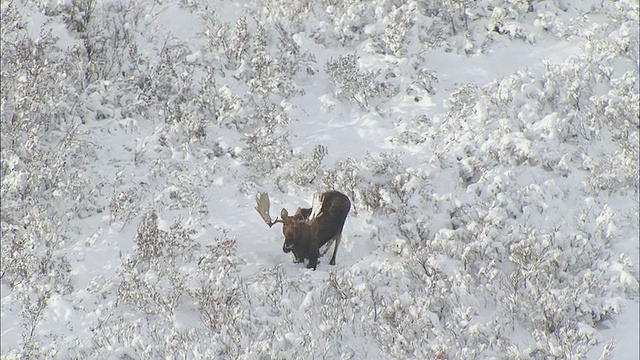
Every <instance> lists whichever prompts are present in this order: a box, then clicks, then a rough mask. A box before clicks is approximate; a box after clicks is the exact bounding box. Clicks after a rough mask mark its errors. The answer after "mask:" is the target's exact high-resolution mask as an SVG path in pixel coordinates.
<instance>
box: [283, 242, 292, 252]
mask: <svg viewBox="0 0 640 360" xmlns="http://www.w3.org/2000/svg"><path fill="white" fill-rule="evenodd" d="M291 250H293V243H289V242H285V243H284V245H282V251H284V252H285V253H288V252H291Z"/></svg>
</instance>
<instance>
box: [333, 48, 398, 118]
mask: <svg viewBox="0 0 640 360" xmlns="http://www.w3.org/2000/svg"><path fill="white" fill-rule="evenodd" d="M324 69H325V71H326V72H327V74H328V75H329V78H330V79H331V81H332V82H333V84H334V85H335V86H336V88H337V89H336V94H337V95H341V96H344V97H346V98H347V99H348V100H349V101H353V102H354V103H355V104H357V105H359V106H360V107H361V108H362V109H369V107H370V105H371V104H370V103H371V101H372V100H373V99H375V98H383V99H384V98H386V97H389V96H390V95H391V94H392V93H393V91H394V90H393V89H392V88H391V87H390V85H389V84H388V83H386V82H380V81H378V80H376V78H377V77H378V75H380V71H367V70H365V71H362V70H360V67H359V66H358V57H357V55H356V54H349V55H344V56H340V57H338V59H336V60H329V61H327V63H326V64H325V66H324Z"/></svg>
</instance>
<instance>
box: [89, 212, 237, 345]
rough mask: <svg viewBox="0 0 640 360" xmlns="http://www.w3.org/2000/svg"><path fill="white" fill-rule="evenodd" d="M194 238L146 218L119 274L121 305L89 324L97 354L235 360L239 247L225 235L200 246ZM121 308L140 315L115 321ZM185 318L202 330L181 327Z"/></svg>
mask: <svg viewBox="0 0 640 360" xmlns="http://www.w3.org/2000/svg"><path fill="white" fill-rule="evenodd" d="M193 235H194V232H193V231H192V230H189V229H187V228H185V227H184V226H183V225H181V224H180V223H179V222H175V223H174V224H173V225H171V227H170V228H168V229H167V228H165V227H164V225H163V224H162V223H161V221H160V220H159V219H158V216H157V214H156V213H155V212H150V213H148V214H146V215H145V216H144V217H143V219H142V221H141V223H140V225H139V227H138V230H137V234H136V238H135V243H136V248H135V249H134V252H133V253H132V254H130V255H126V256H125V258H124V259H123V262H122V265H121V268H120V269H119V279H118V283H117V284H115V286H114V287H115V289H116V295H117V302H116V303H115V304H113V303H112V305H110V306H105V307H104V310H103V312H104V313H106V314H109V316H107V317H104V318H101V319H98V321H96V322H95V323H94V324H93V325H92V331H93V335H94V338H93V340H94V342H95V343H94V350H95V351H96V354H98V355H100V356H107V355H109V354H113V353H114V352H115V353H123V354H129V355H128V356H131V357H136V356H150V357H176V356H187V357H194V356H199V355H203V354H204V355H206V356H211V357H218V356H233V357H237V356H238V354H239V350H240V349H239V345H240V344H241V342H240V339H241V336H242V334H243V333H242V329H243V325H244V323H242V322H241V319H242V318H243V313H244V310H243V308H242V307H241V302H240V299H241V283H240V281H239V280H238V279H237V278H235V277H234V276H233V273H234V271H235V268H236V266H237V264H238V260H237V259H236V257H235V249H236V240H235V239H233V238H229V237H228V236H227V235H226V233H223V234H222V237H220V238H217V239H211V240H210V244H209V245H204V246H203V245H202V244H201V243H200V242H196V241H195V240H194V239H193ZM124 308H126V309H127V312H128V313H134V314H137V315H136V316H134V317H131V316H127V317H122V316H118V315H117V314H119V313H120V311H121V310H122V309H124ZM183 311H189V312H191V313H193V316H194V317H195V318H196V319H198V320H197V323H195V324H191V325H190V326H189V327H187V328H183V327H181V326H178V327H176V325H177V324H180V323H181V322H182V321H183V319H181V318H180V317H179V316H178V314H179V313H180V312H183ZM143 318H144V319H146V320H145V321H141V319H143ZM154 339H163V341H160V342H158V341H155V340H154Z"/></svg>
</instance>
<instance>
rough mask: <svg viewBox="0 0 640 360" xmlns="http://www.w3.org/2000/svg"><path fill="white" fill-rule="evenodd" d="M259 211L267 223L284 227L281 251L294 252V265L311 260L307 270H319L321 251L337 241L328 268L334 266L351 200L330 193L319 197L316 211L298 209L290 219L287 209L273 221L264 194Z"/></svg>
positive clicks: (259, 200)
mask: <svg viewBox="0 0 640 360" xmlns="http://www.w3.org/2000/svg"><path fill="white" fill-rule="evenodd" d="M257 202H258V206H257V207H256V209H257V210H258V213H260V215H261V216H262V218H263V219H264V221H265V222H266V223H267V225H269V227H271V226H273V225H274V224H276V223H279V222H280V223H282V234H283V235H284V244H283V245H282V251H284V252H285V253H289V252H293V256H294V261H295V262H303V261H304V260H305V259H308V260H309V262H308V264H307V268H310V269H314V270H315V269H316V267H317V265H318V257H320V248H321V247H322V246H324V245H325V244H327V243H328V242H329V241H334V242H335V245H334V248H333V255H332V256H331V261H329V264H331V265H335V263H336V253H337V252H338V245H339V244H340V239H341V237H342V229H343V227H344V223H345V220H346V219H347V215H348V214H349V210H350V209H351V201H349V198H348V197H347V196H346V195H344V194H342V193H340V192H338V191H328V192H326V193H323V194H321V195H319V196H318V197H317V200H316V201H315V203H314V206H313V208H309V209H302V208H298V210H297V211H296V213H295V214H294V215H293V216H289V214H288V212H287V210H286V209H282V211H281V212H280V217H281V218H282V219H276V220H275V221H271V217H270V216H269V197H268V195H267V194H261V195H260V196H259V197H258V199H257Z"/></svg>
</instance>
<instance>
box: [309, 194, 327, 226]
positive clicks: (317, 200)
mask: <svg viewBox="0 0 640 360" xmlns="http://www.w3.org/2000/svg"><path fill="white" fill-rule="evenodd" d="M323 201H324V195H323V194H321V193H315V194H314V195H313V201H312V203H311V209H312V210H311V215H309V219H310V220H313V219H316V218H318V217H320V215H322V211H321V210H322V202H323Z"/></svg>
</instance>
